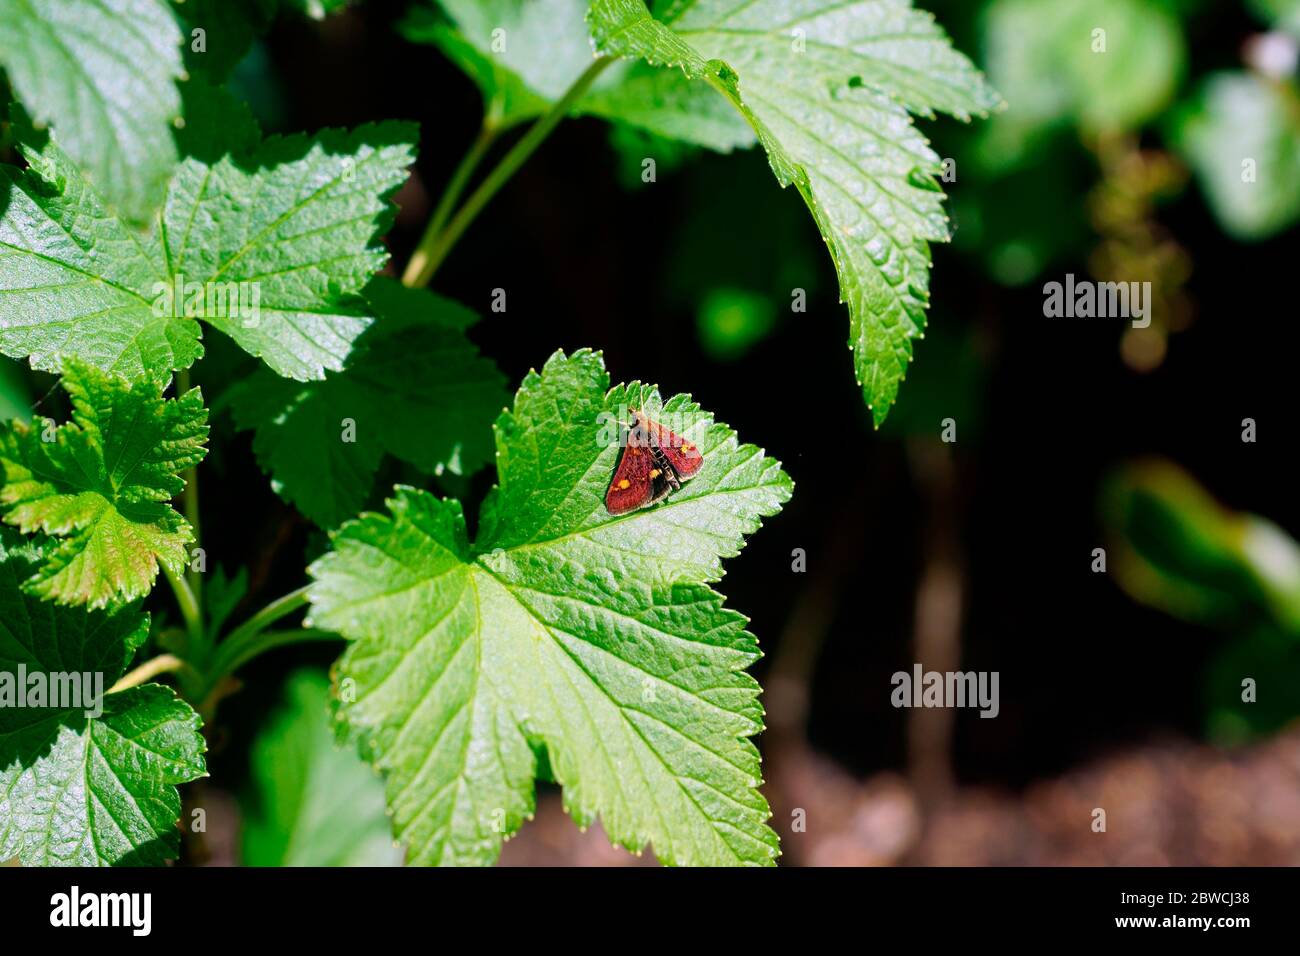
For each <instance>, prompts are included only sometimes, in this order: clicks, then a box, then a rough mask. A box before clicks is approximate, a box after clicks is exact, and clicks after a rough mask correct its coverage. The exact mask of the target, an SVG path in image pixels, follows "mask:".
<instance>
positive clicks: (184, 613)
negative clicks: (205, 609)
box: [162, 564, 203, 651]
mask: <svg viewBox="0 0 1300 956" xmlns="http://www.w3.org/2000/svg"><path fill="white" fill-rule="evenodd" d="M162 569H163V574H165V575H167V582H168V583H169V584H170V585H171V586H172V592H173V593H174V594H175V595H176V603H177V604H178V605H179V606H180V609H181V617H182V618H184V619H185V633H186V635H187V636H188V638H189V649H190V651H194V650H196V649H197V648H198V647H199V646H200V645H201V644H202V642H203V615H202V614H201V613H200V611H199V602H198V599H197V598H196V597H195V596H194V592H193V591H192V590H191V589H190V586H189V583H188V582H187V581H186V580H185V577H184V576H183V575H181V574H177V573H176V572H175V571H173V570H172V569H171V568H169V567H167V565H165V564H164V565H162Z"/></svg>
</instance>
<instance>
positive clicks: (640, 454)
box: [605, 424, 668, 515]
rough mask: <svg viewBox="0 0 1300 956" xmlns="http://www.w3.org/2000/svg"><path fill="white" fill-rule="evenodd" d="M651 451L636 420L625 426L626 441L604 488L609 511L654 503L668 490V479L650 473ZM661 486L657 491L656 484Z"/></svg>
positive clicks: (620, 512) (652, 460)
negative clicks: (661, 488) (629, 427)
mask: <svg viewBox="0 0 1300 956" xmlns="http://www.w3.org/2000/svg"><path fill="white" fill-rule="evenodd" d="M654 467H655V462H654V455H653V454H652V453H651V451H650V441H649V437H648V435H647V434H646V431H645V429H644V428H643V427H642V426H641V425H640V424H637V425H635V426H633V427H632V428H631V429H629V430H628V435H627V441H626V443H625V444H624V445H623V452H622V454H621V455H620V456H619V459H618V466H617V467H616V468H615V469H614V477H613V478H611V479H610V482H609V490H608V491H606V492H605V510H606V511H608V512H609V513H610V514H612V515H621V514H627V513H628V512H629V511H636V510H637V509H638V508H644V507H645V506H646V505H650V504H654V503H655V502H656V501H658V500H659V499H660V498H662V497H663V496H664V495H665V494H667V493H668V491H667V489H668V482H667V480H666V479H665V478H664V476H663V475H659V476H657V477H655V478H651V477H650V473H651V472H652V471H654ZM661 484H662V486H663V490H662V491H660V489H659V485H661Z"/></svg>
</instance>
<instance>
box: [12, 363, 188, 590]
mask: <svg viewBox="0 0 1300 956" xmlns="http://www.w3.org/2000/svg"><path fill="white" fill-rule="evenodd" d="M62 385H63V388H64V390H65V391H67V393H68V396H69V398H71V400H72V421H71V422H70V423H68V424H65V425H60V426H59V427H58V428H53V427H52V423H49V422H46V421H37V422H35V423H32V424H27V423H25V422H20V421H14V422H9V423H7V424H4V425H0V476H2V477H3V479H4V484H3V485H0V509H2V510H3V516H4V520H5V521H6V522H8V523H9V524H11V525H15V526H17V527H18V528H20V529H21V530H22V531H23V532H25V533H34V532H41V533H44V534H47V535H53V536H56V537H58V538H61V539H62V540H61V541H60V542H59V544H58V546H57V547H54V548H52V549H51V550H50V552H49V554H48V555H47V556H46V558H45V560H44V561H43V562H42V563H41V565H40V568H39V570H38V571H37V572H36V574H35V575H34V576H33V577H32V579H31V580H30V581H29V582H28V584H27V587H28V589H29V591H30V592H31V593H33V594H36V595H39V596H40V597H43V598H46V599H49V600H54V601H59V602H61V603H64V604H89V605H91V606H92V607H104V606H106V605H108V604H112V603H117V602H123V601H130V600H133V599H135V598H139V597H143V596H145V595H146V594H148V593H149V591H150V589H151V588H152V587H153V582H154V579H155V578H156V577H157V576H158V566H159V565H160V564H161V565H163V566H164V567H166V568H168V569H170V570H172V571H176V572H179V571H181V570H182V569H183V568H184V565H185V563H186V561H187V558H188V555H187V554H186V546H187V545H188V544H189V543H190V542H191V541H192V540H193V538H194V535H193V531H192V530H191V529H190V526H189V525H188V524H187V523H186V521H185V519H184V518H182V517H181V516H180V514H178V513H177V512H176V510H175V509H174V508H172V506H171V505H170V504H169V503H168V502H169V501H170V499H172V498H173V497H175V496H176V495H178V494H179V493H180V492H181V490H182V489H183V488H184V486H185V483H184V481H182V480H181V478H180V473H181V472H182V471H184V470H185V469H186V468H191V467H193V466H194V465H196V464H198V463H199V461H201V460H202V458H203V455H204V451H205V449H204V447H203V443H204V440H205V439H206V438H207V434H208V426H207V418H208V415H207V410H206V409H205V408H204V407H203V396H202V395H201V394H200V393H199V390H198V389H192V390H191V391H189V392H187V393H186V394H185V395H182V396H181V397H180V398H178V399H174V400H173V399H163V398H162V397H161V396H160V395H159V386H158V385H157V384H156V383H154V382H150V381H144V382H137V383H135V384H134V385H131V384H128V383H126V382H124V381H122V380H121V379H117V378H114V377H112V376H109V375H105V374H104V373H103V372H99V371H97V370H96V369H94V368H93V367H91V366H89V365H83V364H82V363H79V362H76V361H72V362H69V364H68V366H67V368H66V369H65V370H64V375H63V379H62Z"/></svg>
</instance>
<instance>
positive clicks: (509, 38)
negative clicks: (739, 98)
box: [403, 0, 754, 152]
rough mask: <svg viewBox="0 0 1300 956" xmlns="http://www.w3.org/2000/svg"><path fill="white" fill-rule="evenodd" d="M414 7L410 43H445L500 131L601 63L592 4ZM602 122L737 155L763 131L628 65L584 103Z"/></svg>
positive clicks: (553, 0) (460, 2)
mask: <svg viewBox="0 0 1300 956" xmlns="http://www.w3.org/2000/svg"><path fill="white" fill-rule="evenodd" d="M438 3H439V5H440V6H441V7H442V8H443V10H445V11H446V15H447V17H449V18H450V21H451V22H448V20H447V19H445V18H443V17H440V16H438V15H436V14H435V13H434V12H433V10H432V8H431V7H419V6H417V7H414V8H413V9H412V11H411V15H410V16H409V17H408V18H407V20H406V22H405V23H404V24H403V32H404V33H405V35H406V36H407V38H408V39H411V40H413V41H416V42H421V43H432V44H433V45H434V46H437V47H438V48H439V49H440V50H442V52H443V53H444V54H446V56H447V57H448V59H450V60H451V61H452V62H454V63H455V64H456V65H457V66H459V67H460V68H461V69H462V70H463V71H464V72H465V73H466V74H467V75H468V76H469V77H470V78H471V79H473V80H474V82H475V83H476V84H477V85H478V87H479V89H480V91H481V92H482V94H483V100H484V103H485V104H486V107H485V108H486V111H487V121H488V122H489V123H492V124H494V125H497V126H499V127H504V126H510V125H513V124H515V123H519V122H522V121H524V120H529V119H533V118H535V117H538V116H540V115H542V114H543V113H545V112H546V111H547V110H549V109H550V108H551V106H552V105H553V104H554V103H555V102H556V101H557V100H559V99H560V98H561V97H562V96H563V95H564V93H565V91H566V90H567V89H568V88H569V87H570V86H572V85H573V82H574V81H575V80H577V79H578V77H579V76H581V75H582V73H583V71H584V70H586V69H587V67H589V66H591V62H592V49H591V40H590V38H589V37H588V35H587V28H586V24H585V22H584V19H583V18H584V16H585V15H586V12H587V6H588V0H438ZM574 113H575V114H579V115H589V116H599V117H602V118H604V119H608V120H614V121H621V122H625V123H630V124H632V125H634V126H638V127H640V128H642V129H647V130H650V131H651V132H653V133H656V134H658V135H660V136H666V137H668V138H670V139H679V140H683V141H685V142H690V143H694V144H696V145H699V146H706V147H708V148H709V149H715V150H719V151H721V152H727V151H729V150H731V149H733V148H736V147H742V148H743V147H748V146H750V145H752V144H753V142H754V134H753V131H752V130H751V129H750V128H749V126H748V125H747V124H746V123H745V121H744V120H743V119H742V118H741V117H739V116H737V115H736V111H735V110H733V109H731V107H730V106H729V105H728V103H727V101H726V100H725V99H724V98H723V97H721V96H719V95H718V94H717V93H716V92H714V91H713V90H710V89H708V88H707V87H704V86H702V85H701V84H698V83H691V82H689V81H688V80H687V79H686V78H685V77H683V76H681V74H674V73H668V72H666V71H663V70H656V69H653V68H650V67H648V66H645V65H644V64H634V63H620V64H616V65H615V66H613V67H612V68H610V69H607V70H605V71H604V73H602V74H601V75H600V76H599V77H598V78H597V79H596V81H595V83H594V84H593V85H592V87H591V89H589V90H588V91H587V92H586V94H584V95H583V96H582V97H581V98H580V99H579V100H578V102H577V103H576V104H575V105H574Z"/></svg>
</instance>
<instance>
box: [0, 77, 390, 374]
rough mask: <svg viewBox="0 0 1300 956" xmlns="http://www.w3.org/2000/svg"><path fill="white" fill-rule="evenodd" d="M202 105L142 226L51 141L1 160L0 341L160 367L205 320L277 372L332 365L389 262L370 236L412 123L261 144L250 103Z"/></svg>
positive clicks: (191, 345) (113, 367) (55, 360)
mask: <svg viewBox="0 0 1300 956" xmlns="http://www.w3.org/2000/svg"><path fill="white" fill-rule="evenodd" d="M195 95H196V100H197V97H198V94H197V93H196V94H195ZM199 102H201V103H202V104H203V106H202V108H200V109H197V110H196V112H195V114H194V115H193V116H192V117H191V118H190V121H189V125H188V126H187V128H186V132H185V135H184V137H183V138H182V140H183V142H184V144H185V146H186V152H187V154H188V155H187V158H186V159H185V160H184V161H183V162H182V163H181V165H180V166H179V167H178V168H177V170H176V174H175V176H174V177H173V179H172V181H171V184H170V187H169V189H168V194H167V201H166V205H165V207H164V209H163V210H162V212H161V213H160V214H159V216H158V217H157V218H156V219H155V221H154V225H153V229H152V231H151V232H150V233H149V235H148V236H146V237H143V238H142V237H141V236H139V235H138V234H137V233H135V232H134V231H132V230H131V229H130V228H129V227H128V226H127V225H126V224H125V223H123V222H121V221H120V220H119V219H118V218H117V217H116V216H114V215H113V213H112V212H111V211H110V210H109V209H108V207H107V206H106V205H105V204H104V202H103V201H102V200H101V198H100V197H99V195H98V194H97V193H96V191H95V190H94V189H93V188H92V187H91V186H90V184H89V183H87V181H86V180H85V179H84V177H83V176H82V174H81V173H80V171H79V170H78V169H77V168H76V167H75V166H74V165H72V163H71V162H70V161H69V160H68V158H67V157H66V156H65V155H64V154H63V152H62V151H61V150H60V149H59V148H58V147H57V146H56V145H54V144H53V143H45V144H43V145H42V146H41V147H40V148H37V147H36V146H33V145H27V146H25V148H24V156H25V157H26V158H27V160H28V162H29V164H30V168H29V169H28V170H26V171H25V172H21V171H19V170H17V169H14V168H12V167H3V168H0V189H2V190H4V192H5V193H6V195H4V196H3V198H0V209H2V210H3V215H0V265H2V266H3V268H0V351H3V352H4V353H5V354H7V355H11V356H14V357H30V359H31V362H32V364H33V365H34V366H36V367H38V368H45V369H53V370H57V369H58V367H59V366H60V364H61V362H62V360H63V359H64V358H66V357H75V358H80V359H83V360H84V361H86V362H89V363H91V364H93V365H95V366H96V367H98V368H101V369H104V370H106V371H111V372H115V373H117V374H119V375H122V376H124V377H127V378H131V379H138V378H141V377H144V376H146V375H152V376H155V377H156V376H158V375H160V374H162V373H165V372H167V371H170V370H172V369H181V368H187V367H188V366H189V365H191V364H192V363H193V362H194V361H195V360H196V359H197V358H199V356H200V355H202V351H203V350H202V346H201V345H200V343H199V336H200V326H199V323H198V321H197V320H198V319H200V318H201V319H203V320H204V321H205V322H207V323H208V324H210V325H211V326H213V327H214V328H217V329H219V330H221V331H222V332H224V333H226V334H227V335H229V336H230V337H231V338H233V339H234V340H235V341H236V342H238V343H239V344H240V346H241V347H243V348H244V350H245V351H247V352H249V353H250V354H252V355H256V356H260V357H261V358H262V359H263V360H264V361H265V362H266V364H267V365H269V366H270V367H271V368H272V369H274V370H275V371H276V372H278V373H279V374H281V375H285V376H289V377H292V378H297V379H304V380H306V379H317V378H320V377H322V375H323V374H324V371H325V370H326V369H339V368H342V367H343V362H344V359H345V358H346V356H347V354H348V352H349V350H350V349H351V345H352V342H353V340H355V339H356V337H357V336H358V335H360V334H361V332H362V331H363V330H364V329H365V328H366V326H367V325H368V324H369V322H370V319H369V317H368V315H367V313H366V309H365V303H364V302H363V301H362V300H361V298H360V295H359V293H360V292H361V289H362V288H363V287H364V286H365V284H366V282H367V281H368V280H369V279H370V277H371V275H372V274H373V273H374V272H376V271H377V270H378V269H379V268H381V267H382V266H383V264H384V263H385V262H386V261H387V259H388V254H387V252H385V251H384V250H383V249H382V248H381V247H380V246H379V245H378V243H377V242H376V235H377V234H378V233H379V232H380V231H382V229H383V228H385V227H386V225H387V223H388V222H389V221H390V220H391V216H392V212H393V207H392V204H391V203H390V202H389V201H388V196H389V195H390V194H391V193H392V192H393V191H394V190H396V189H397V187H398V186H399V185H401V183H402V182H403V180H404V179H405V178H406V167H407V166H408V165H409V164H410V163H411V162H412V159H413V156H414V145H413V144H414V142H415V138H416V131H415V128H414V127H413V126H410V125H408V124H404V123H382V124H379V125H368V126H362V127H360V128H359V129H357V130H356V131H354V132H352V133H347V132H344V131H341V130H326V131H325V132H322V133H320V134H319V135H318V136H316V137H306V136H289V137H283V138H280V137H273V138H271V139H269V140H267V141H266V142H264V143H261V144H260V145H259V144H258V134H257V131H256V127H255V126H253V125H252V123H251V121H250V120H248V118H247V116H246V114H241V113H239V112H238V111H236V110H234V109H233V108H231V107H229V106H224V105H220V104H221V103H222V101H221V100H220V98H219V97H216V96H212V97H206V98H203V99H202V100H201V101H199ZM26 138H27V140H28V142H29V144H30V143H31V142H32V141H34V140H35V139H36V137H35V136H34V135H33V134H30V133H29V134H28V135H27V137H26ZM177 289H179V290H180V293H179V294H177V291H176V290H177ZM195 293H201V294H199V295H196V294H195Z"/></svg>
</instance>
